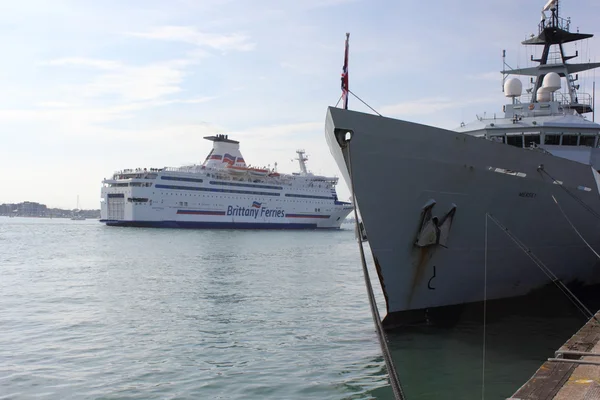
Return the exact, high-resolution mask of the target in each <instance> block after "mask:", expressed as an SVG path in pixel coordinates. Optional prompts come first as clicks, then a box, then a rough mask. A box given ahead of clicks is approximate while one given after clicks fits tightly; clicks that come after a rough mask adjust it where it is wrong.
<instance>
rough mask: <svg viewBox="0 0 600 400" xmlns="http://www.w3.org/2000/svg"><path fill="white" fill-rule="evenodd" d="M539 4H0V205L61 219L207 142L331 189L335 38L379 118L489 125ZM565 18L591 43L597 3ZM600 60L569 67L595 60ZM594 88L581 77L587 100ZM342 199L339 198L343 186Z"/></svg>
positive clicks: (594, 51) (332, 0)
mask: <svg viewBox="0 0 600 400" xmlns="http://www.w3.org/2000/svg"><path fill="white" fill-rule="evenodd" d="M545 2H546V0H527V1H523V0H502V1H500V0H488V1H481V0H464V1H463V0H459V1H454V2H449V1H445V0H444V1H442V0H430V1H416V0H404V1H402V0H400V1H398V0H394V1H378V0H368V1H367V0H364V1H361V0H302V1H296V0H294V1H288V0H279V1H275V0H252V1H250V0H245V1H236V0H221V1H219V0H168V1H167V0H162V1H158V0H130V1H122V0H104V1H87V0H72V1H68V0H54V1H46V0H43V1H42V0H38V1H36V0H22V1H20V2H14V1H2V2H0V33H1V34H0V44H1V46H0V48H1V49H2V50H1V51H2V53H3V54H2V58H1V60H2V65H1V66H0V87H1V88H2V96H0V124H1V125H0V126H1V128H0V203H4V202H20V201H25V200H29V201H37V202H41V203H45V204H47V205H48V206H52V207H63V208H74V207H75V206H76V198H77V195H79V196H80V205H81V207H82V208H88V209H89V208H99V197H100V187H101V180H102V179H103V178H104V177H108V176H110V175H111V174H112V172H114V171H115V170H119V169H123V168H136V167H164V166H180V165H182V164H189V163H198V162H202V161H203V160H204V158H205V157H206V155H207V153H208V152H209V151H210V148H211V144H212V143H211V142H208V141H206V140H203V139H202V138H203V136H206V135H210V134H215V133H227V134H229V135H230V138H233V139H236V140H239V141H240V142H241V151H242V154H243V155H244V158H245V160H246V161H247V162H248V163H250V164H253V165H266V164H271V165H272V164H273V163H274V162H277V163H278V168H279V170H280V171H283V172H293V171H296V170H297V164H296V163H292V162H291V159H292V158H293V157H294V156H295V150H296V149H297V148H304V149H306V151H307V153H308V155H309V162H308V167H309V169H310V170H312V171H313V172H315V173H322V174H327V175H339V171H338V169H337V166H336V165H335V163H334V162H333V159H332V158H331V156H330V153H329V149H328V148H327V145H326V142H325V139H324V134H323V129H324V120H325V112H326V109H327V106H329V105H335V103H336V102H337V100H338V98H339V96H340V73H341V67H342V63H343V55H344V54H343V51H344V38H345V33H346V32H350V34H351V35H350V64H349V71H350V88H351V90H352V91H353V92H355V93H356V94H357V95H358V96H360V97H361V98H362V99H363V100H365V101H366V102H368V103H369V104H370V105H371V106H373V107H374V108H375V109H377V110H378V111H379V112H381V113H382V114H384V115H386V116H390V117H396V118H403V119H407V120H410V121H414V122H420V123H426V124H432V125H436V126H440V127H443V128H448V129H452V128H455V127H457V126H458V125H459V124H460V122H461V121H465V122H468V121H470V120H473V119H474V118H475V115H476V114H479V115H483V113H484V112H487V114H488V115H492V114H493V113H494V112H496V113H498V114H499V113H500V112H501V107H502V104H504V102H505V101H504V100H505V99H504V97H503V94H502V91H501V78H502V76H501V74H500V73H499V71H500V70H501V69H502V58H501V54H502V49H506V50H507V62H508V64H509V65H511V66H512V67H514V68H516V67H517V66H519V67H523V66H529V65H531V63H530V62H527V60H528V59H529V57H530V55H531V50H528V48H526V47H525V46H522V45H521V44H520V42H521V41H522V40H524V39H525V38H526V37H527V36H528V35H530V34H531V33H534V32H537V24H538V22H539V19H540V16H541V14H540V12H541V9H542V7H543V6H544V4H545ZM435 4H439V7H435ZM561 5H562V15H563V16H564V17H567V16H570V17H571V18H572V21H573V22H572V25H571V30H576V29H577V27H579V28H580V31H581V32H585V33H593V34H598V33H600V32H598V23H597V18H598V16H599V15H600V2H599V1H598V0H563V1H562V2H561ZM599 43H600V42H599V39H598V38H596V37H594V38H592V39H591V40H589V41H586V42H584V43H583V44H582V45H581V46H579V47H577V50H579V54H580V57H579V58H577V59H575V60H573V61H572V62H583V61H588V60H591V61H598V60H600V45H599ZM568 49H569V50H570V51H571V49H572V51H574V50H575V48H574V47H573V46H571V47H568ZM537 54H539V49H537ZM599 75H600V74H599ZM593 79H594V75H593V74H592V73H590V74H587V75H585V76H584V75H583V74H580V81H581V82H580V83H581V84H582V86H583V87H582V89H587V90H586V91H587V92H591V88H592V83H591V82H592V80H593ZM525 87H527V85H525ZM349 107H350V108H351V109H355V110H360V111H368V110H367V109H366V108H365V107H364V106H362V105H361V104H360V103H359V102H358V100H356V99H354V98H350V104H349ZM338 192H339V195H340V198H341V199H347V198H348V197H349V191H348V189H347V188H346V187H345V184H344V183H343V182H342V181H341V182H340V185H339V187H338Z"/></svg>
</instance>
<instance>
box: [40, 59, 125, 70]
mask: <svg viewBox="0 0 600 400" xmlns="http://www.w3.org/2000/svg"><path fill="white" fill-rule="evenodd" d="M45 64H46V65H53V66H80V67H91V68H98V69H108V70H114V69H118V68H120V67H122V64H121V63H120V62H118V61H112V60H101V59H94V58H85V57H66V58H59V59H56V60H50V61H47V62H46V63H45Z"/></svg>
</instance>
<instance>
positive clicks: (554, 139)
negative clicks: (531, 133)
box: [544, 135, 560, 145]
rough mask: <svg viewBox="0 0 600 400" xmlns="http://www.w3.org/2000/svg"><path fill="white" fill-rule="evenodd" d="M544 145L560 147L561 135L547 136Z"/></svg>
mask: <svg viewBox="0 0 600 400" xmlns="http://www.w3.org/2000/svg"><path fill="white" fill-rule="evenodd" d="M544 144H550V145H559V144H560V135H546V136H545V137H544Z"/></svg>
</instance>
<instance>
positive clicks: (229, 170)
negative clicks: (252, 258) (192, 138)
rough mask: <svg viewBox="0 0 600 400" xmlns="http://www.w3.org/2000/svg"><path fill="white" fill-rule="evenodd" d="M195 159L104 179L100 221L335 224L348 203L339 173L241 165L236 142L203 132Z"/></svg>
mask: <svg viewBox="0 0 600 400" xmlns="http://www.w3.org/2000/svg"><path fill="white" fill-rule="evenodd" d="M204 139H207V140H210V141H212V142H213V148H212V150H211V151H210V153H209V154H208V156H207V157H206V159H205V160H204V163H202V164H201V165H190V166H183V167H178V168H170V167H165V168H136V169H125V170H123V171H118V172H115V173H114V174H113V176H112V178H110V179H104V180H103V182H102V183H103V187H102V190H101V204H100V209H101V219H100V222H103V223H105V224H106V225H110V226H136V227H164V228H226V229H339V227H340V225H341V224H342V222H343V221H344V219H345V218H346V216H347V215H348V214H349V213H350V212H351V211H352V204H351V203H348V202H343V201H339V200H338V197H337V193H336V190H335V187H336V185H337V183H338V178H337V177H326V176H319V175H314V174H312V173H310V172H308V171H307V169H306V161H307V160H308V159H307V157H306V155H305V152H304V150H298V151H297V154H298V158H297V160H298V163H299V166H300V172H297V173H292V174H284V173H278V172H277V171H276V168H274V169H271V168H254V167H251V166H249V165H247V164H246V162H245V161H244V158H243V157H242V154H241V152H240V146H239V142H238V141H235V140H232V139H229V137H228V135H216V136H207V137H205V138H204Z"/></svg>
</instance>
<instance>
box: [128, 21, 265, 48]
mask: <svg viewBox="0 0 600 400" xmlns="http://www.w3.org/2000/svg"><path fill="white" fill-rule="evenodd" d="M129 35H132V36H136V37H140V38H146V39H156V40H167V41H174V42H183V43H188V44H191V45H194V46H198V47H209V48H212V49H215V50H220V51H227V50H237V51H250V50H253V49H254V47H255V44H254V43H252V42H250V41H249V37H248V36H246V35H243V34H240V33H231V34H218V33H207V32H201V31H199V30H197V29H196V28H194V27H192V26H162V27H157V28H154V29H152V30H150V31H148V32H130V33H129Z"/></svg>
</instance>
